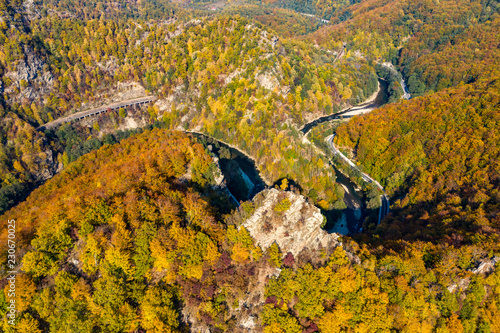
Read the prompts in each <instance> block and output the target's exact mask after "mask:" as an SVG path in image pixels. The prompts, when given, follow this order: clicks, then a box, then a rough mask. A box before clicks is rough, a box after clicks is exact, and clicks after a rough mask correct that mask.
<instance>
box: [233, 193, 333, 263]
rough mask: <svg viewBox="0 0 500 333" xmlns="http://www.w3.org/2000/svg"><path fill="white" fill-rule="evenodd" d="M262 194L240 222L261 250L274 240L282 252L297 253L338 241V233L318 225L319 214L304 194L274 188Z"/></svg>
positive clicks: (320, 220)
mask: <svg viewBox="0 0 500 333" xmlns="http://www.w3.org/2000/svg"><path fill="white" fill-rule="evenodd" d="M262 195H263V196H264V201H263V203H262V205H260V207H258V208H257V209H256V210H255V212H254V213H253V215H252V216H251V217H250V218H249V219H247V220H246V221H245V222H244V223H243V225H244V227H245V228H246V229H247V230H248V231H249V232H250V235H251V236H252V237H253V238H254V239H255V241H256V243H257V244H258V245H259V246H260V247H261V248H262V250H266V249H267V248H268V247H269V246H271V245H272V244H273V243H274V242H276V243H277V244H278V246H279V247H280V249H281V251H282V253H287V252H291V253H292V254H293V255H294V256H297V255H299V254H301V253H302V252H303V251H307V250H320V249H333V248H335V247H337V246H339V245H340V242H339V241H338V238H339V235H337V234H329V233H327V232H326V231H325V230H323V229H322V228H321V225H322V224H323V222H324V217H323V215H322V214H321V212H320V210H319V208H317V207H315V206H314V205H312V204H310V203H309V202H307V201H306V198H305V197H304V196H302V195H299V194H295V193H293V192H284V191H279V190H277V189H271V190H266V191H264V192H263V193H262Z"/></svg>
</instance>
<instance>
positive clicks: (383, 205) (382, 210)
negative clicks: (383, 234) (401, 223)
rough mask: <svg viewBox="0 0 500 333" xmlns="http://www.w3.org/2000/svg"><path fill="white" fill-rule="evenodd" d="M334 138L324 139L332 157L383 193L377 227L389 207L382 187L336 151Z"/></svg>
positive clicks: (387, 212)
mask: <svg viewBox="0 0 500 333" xmlns="http://www.w3.org/2000/svg"><path fill="white" fill-rule="evenodd" d="M334 138H335V134H333V135H330V136H328V137H327V138H326V142H327V144H328V147H330V149H331V150H332V151H333V153H334V155H337V156H339V157H340V158H341V159H342V160H343V161H345V162H346V163H347V164H349V166H350V167H351V169H353V170H354V171H356V172H358V173H359V174H361V178H363V180H364V181H365V182H367V183H371V184H375V186H377V187H378V188H379V189H380V190H381V191H382V192H383V193H384V194H382V195H381V196H380V201H381V205H380V209H379V213H378V223H377V225H379V224H380V221H382V219H383V218H384V217H385V216H386V215H387V214H389V206H390V202H389V197H388V196H387V194H386V193H385V191H384V188H383V187H382V185H380V183H379V182H378V181H376V180H375V179H373V178H372V177H370V176H369V175H368V174H366V173H364V172H363V171H361V170H360V169H359V167H358V166H357V165H356V164H354V162H353V161H351V160H350V159H348V158H347V157H346V156H345V155H344V154H342V153H341V152H340V150H338V149H337V147H335V145H334V144H333V139H334Z"/></svg>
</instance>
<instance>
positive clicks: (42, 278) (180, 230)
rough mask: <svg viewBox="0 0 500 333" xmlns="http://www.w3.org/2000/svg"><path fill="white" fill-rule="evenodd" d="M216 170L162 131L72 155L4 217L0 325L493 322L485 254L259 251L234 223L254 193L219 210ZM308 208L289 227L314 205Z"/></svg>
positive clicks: (468, 325)
mask: <svg viewBox="0 0 500 333" xmlns="http://www.w3.org/2000/svg"><path fill="white" fill-rule="evenodd" d="M217 173H218V171H217V167H216V165H215V164H213V162H212V158H211V157H210V156H209V155H208V154H207V152H205V151H204V149H203V147H202V145H200V144H198V143H196V142H194V141H193V139H191V138H189V137H187V136H186V135H184V134H181V133H178V132H171V131H166V130H153V131H147V132H145V133H143V134H140V135H137V136H135V137H133V138H129V139H126V140H124V141H122V142H121V143H120V144H117V145H113V146H110V145H108V146H105V147H103V148H101V149H100V150H98V151H96V152H93V153H90V154H88V155H86V156H83V157H82V158H80V159H78V160H77V161H76V162H74V163H72V164H70V165H69V166H68V167H67V168H66V169H65V170H64V171H62V172H61V173H60V174H58V175H56V176H55V177H54V178H53V179H51V180H49V181H47V183H46V184H44V185H43V186H41V187H40V188H38V189H36V190H35V191H34V192H33V193H32V194H31V195H30V197H29V198H28V199H27V200H26V201H25V202H23V203H22V204H20V205H19V206H17V207H16V208H15V209H13V210H11V211H10V212H9V213H8V214H7V215H5V216H2V217H1V218H2V219H6V218H9V219H15V220H16V227H17V235H18V237H17V239H16V241H17V248H18V252H17V260H18V261H20V262H21V263H22V273H19V274H17V276H16V288H17V290H18V291H19V292H18V295H17V296H16V297H17V298H16V302H17V303H16V304H17V310H18V311H19V312H18V319H17V324H16V326H15V328H16V329H15V330H14V329H13V328H12V326H11V325H9V324H8V323H7V321H6V319H4V321H3V323H2V325H3V326H2V328H3V330H4V331H5V332H14V331H15V332H61V331H71V332H73V331H76V329H75V328H78V331H79V332H96V331H104V332H129V331H134V330H138V331H141V330H143V331H147V332H155V331H167V332H168V331H170V332H183V331H189V330H190V329H193V330H199V329H205V328H210V329H211V330H213V331H215V332H224V331H238V330H245V329H248V328H249V327H250V330H251V331H257V332H260V331H263V332H302V331H304V330H306V331H310V332H315V331H318V330H319V331H320V332H332V331H333V332H340V331H353V330H357V331H361V332H373V331H389V330H390V329H391V328H397V329H400V330H416V331H419V332H431V331H433V330H438V331H441V332H461V331H467V332H469V331H470V332H472V331H475V330H476V329H477V330H479V331H486V332H496V331H498V328H499V327H498V323H499V319H500V311H499V310H498V306H499V304H498V299H499V296H500V291H499V290H500V289H499V288H500V276H499V271H498V270H496V271H495V272H494V273H493V274H491V275H489V276H488V277H487V278H485V277H484V276H483V275H482V273H480V274H478V273H477V272H476V273H473V272H472V271H469V270H467V268H474V265H475V263H476V261H478V260H482V261H484V260H485V256H486V255H487V254H486V253H485V252H484V251H482V250H480V249H478V248H474V247H462V248H461V250H460V251H459V250H458V249H456V248H454V247H449V246H432V245H431V244H414V245H411V244H408V246H406V247H405V250H404V251H402V252H399V253H397V254H396V253H385V254H383V253H379V254H378V255H374V254H371V253H370V251H368V249H367V248H366V247H365V246H363V247H359V246H358V245H357V244H355V243H353V242H350V241H347V242H346V243H345V245H343V247H341V246H337V247H336V248H335V249H334V250H333V251H328V252H327V251H325V249H322V250H321V251H316V252H314V251H311V252H306V253H301V254H300V255H299V256H294V255H293V254H291V253H287V254H285V253H281V251H280V249H279V247H278V246H277V245H276V243H274V245H271V246H270V247H269V248H267V249H266V250H265V251H263V250H262V249H261V248H260V247H259V246H257V245H256V244H254V241H253V239H252V238H251V236H250V234H249V232H248V231H247V230H246V229H245V228H244V227H242V226H241V225H242V224H243V222H244V221H245V220H246V219H247V218H249V217H250V216H251V215H252V214H253V212H255V211H256V210H258V209H259V207H260V206H261V205H263V204H264V202H266V204H269V202H268V201H267V199H266V198H265V195H264V197H259V196H257V197H256V198H255V200H254V201H253V202H246V203H244V204H243V205H242V206H241V207H240V209H238V210H237V211H234V212H233V213H232V214H230V215H222V214H221V213H222V212H223V211H222V210H221V207H227V204H223V203H220V198H219V196H220V193H218V192H217V189H216V187H214V185H215V183H214V178H215V177H216V176H217ZM284 187H286V186H284ZM274 191H276V190H274ZM276 192H278V191H276ZM278 193H279V192H278ZM290 196H297V195H296V194H291V193H289V194H286V193H284V192H281V193H279V194H278V196H277V201H275V202H272V203H271V205H272V206H274V208H272V212H271V214H270V215H271V218H270V220H268V221H267V222H264V221H262V222H261V223H262V224H263V225H264V226H265V227H266V224H269V223H273V224H275V225H279V224H281V223H283V220H282V219H283V216H286V215H285V214H289V210H293V209H294V207H292V206H291V205H290V201H287V200H288V197H290ZM214 199H215V201H214ZM280 200H281V201H280ZM295 200H296V199H295ZM298 201H300V202H304V201H303V200H298ZM218 202H219V203H218ZM287 202H288V204H287ZM305 205H306V206H304V209H305V210H304V213H303V214H304V215H302V216H300V215H299V216H297V217H296V219H297V222H296V223H297V225H289V226H290V232H292V231H291V230H292V228H298V230H299V231H300V226H301V223H303V222H301V221H303V220H304V219H308V218H309V217H310V215H309V214H311V212H310V211H311V210H313V211H314V209H315V210H316V211H318V210H317V208H315V207H312V208H311V205H309V206H308V204H305ZM318 212H319V211H318ZM299 214H300V213H299ZM286 223H290V222H289V221H286ZM266 228H271V229H273V225H272V224H271V225H270V226H268V227H266ZM295 232H297V231H295ZM323 232H324V231H323ZM265 236H266V235H263V237H265ZM6 237H7V232H6V227H5V225H4V224H3V225H2V229H1V238H2V243H5V240H6ZM306 245H307V244H306ZM494 249H495V247H491V250H494ZM313 254H316V256H314V257H313V256H312V255H313ZM304 258H305V260H304ZM2 260H5V257H2ZM311 263H312V264H313V265H314V266H312V265H311ZM3 264H4V263H3V262H2V266H3ZM20 268H21V267H20V266H18V268H17V269H20ZM278 268H279V269H281V271H280V270H278ZM485 272H486V271H485ZM278 275H279V277H278ZM457 284H459V285H460V287H457ZM7 288H8V286H7ZM6 295H7V294H6V293H0V311H1V315H2V317H3V318H5V313H6V309H7V308H6V307H7V303H6V301H7V299H8V298H7V296H6Z"/></svg>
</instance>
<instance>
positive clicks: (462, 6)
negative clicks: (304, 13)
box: [314, 0, 500, 96]
mask: <svg viewBox="0 0 500 333" xmlns="http://www.w3.org/2000/svg"><path fill="white" fill-rule="evenodd" d="M499 11H500V6H499V2H498V1H461V0H445V1H419V2H414V1H406V0H401V1H399V0H398V1H392V2H387V1H384V0H382V1H378V0H373V1H363V2H360V3H359V4H355V5H353V6H351V7H349V8H348V9H346V10H345V12H344V14H341V15H340V16H339V17H338V18H337V19H336V20H335V19H332V21H333V22H335V23H337V22H339V24H335V25H332V26H328V27H325V28H322V29H321V30H319V31H318V32H316V33H315V34H314V38H315V40H316V41H317V42H318V43H319V44H320V45H324V46H325V47H331V48H337V47H339V45H340V43H341V41H342V42H346V43H347V46H348V49H349V50H351V52H354V51H357V50H359V51H360V52H361V54H363V55H365V56H366V57H367V58H368V59H371V60H372V61H376V60H378V59H380V58H384V59H388V60H390V61H392V62H393V63H394V64H395V65H398V66H399V67H400V69H401V71H402V73H403V75H404V76H405V78H406V80H407V83H408V88H409V90H410V93H411V94H412V95H414V96H419V95H423V94H425V93H431V92H433V91H438V90H441V89H444V88H448V87H452V86H456V85H458V84H459V83H460V82H464V83H469V82H472V81H475V80H477V79H478V78H479V77H481V76H485V77H487V76H488V75H489V72H490V70H491V69H493V68H494V67H495V64H498V61H499V51H498V50H499V49H498V45H499V39H498V38H499V37H498V36H499V35H500V33H499V22H500V15H499ZM347 13H348V14H349V15H348V16H349V17H351V19H349V20H347V21H344V22H341V21H343V19H342V16H343V15H347Z"/></svg>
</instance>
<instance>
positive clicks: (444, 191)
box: [336, 74, 500, 246]
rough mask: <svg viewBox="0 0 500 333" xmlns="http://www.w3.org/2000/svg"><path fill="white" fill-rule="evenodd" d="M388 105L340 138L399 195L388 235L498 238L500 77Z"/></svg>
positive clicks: (356, 121)
mask: <svg viewBox="0 0 500 333" xmlns="http://www.w3.org/2000/svg"><path fill="white" fill-rule="evenodd" d="M498 77H499V76H498V74H497V76H496V78H490V79H482V80H480V81H478V82H477V83H474V84H470V85H462V86H459V87H457V88H453V89H447V90H443V91H442V92H440V93H436V94H433V95H429V96H427V97H425V98H417V99H415V100H412V101H410V102H407V103H399V104H394V105H389V106H386V107H383V108H381V109H379V110H377V111H375V112H373V113H371V114H369V115H367V116H365V117H358V118H354V119H353V120H351V121H350V122H349V123H347V124H344V125H342V126H340V127H339V128H338V131H337V133H338V135H337V137H336V142H337V144H339V145H340V146H344V147H349V148H350V149H351V150H354V152H355V155H356V159H357V160H358V161H359V163H360V164H361V165H363V167H364V168H365V170H366V171H367V172H368V173H369V174H370V175H372V176H374V177H376V178H377V179H378V180H380V182H381V183H382V184H383V185H384V187H385V188H386V190H387V191H388V192H389V193H390V194H391V195H392V196H393V197H394V198H395V199H397V200H395V202H394V210H393V216H392V218H391V217H389V218H388V219H387V220H386V224H384V225H383V226H382V228H381V229H380V230H379V231H377V233H380V237H382V238H384V239H385V238H387V239H399V238H401V237H403V238H405V239H425V240H429V241H439V240H440V239H442V238H443V237H446V238H448V239H450V240H452V239H456V240H457V241H458V242H459V243H461V242H465V243H474V244H477V245H478V246H486V244H482V243H483V242H485V241H486V240H487V244H488V245H492V243H494V242H495V241H498V240H497V239H498V238H497V237H498V231H499V228H500V224H499V221H500V220H499V215H498V211H499V208H500V197H499V193H500V192H499V190H500V188H499V185H500V178H499V173H498V170H500V164H499V157H500V145H499V140H498V132H499V129H500V126H499V124H500V123H499V120H500V118H499V116H500V112H499V109H500V95H499V94H498V92H499V91H500V80H499V79H498Z"/></svg>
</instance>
